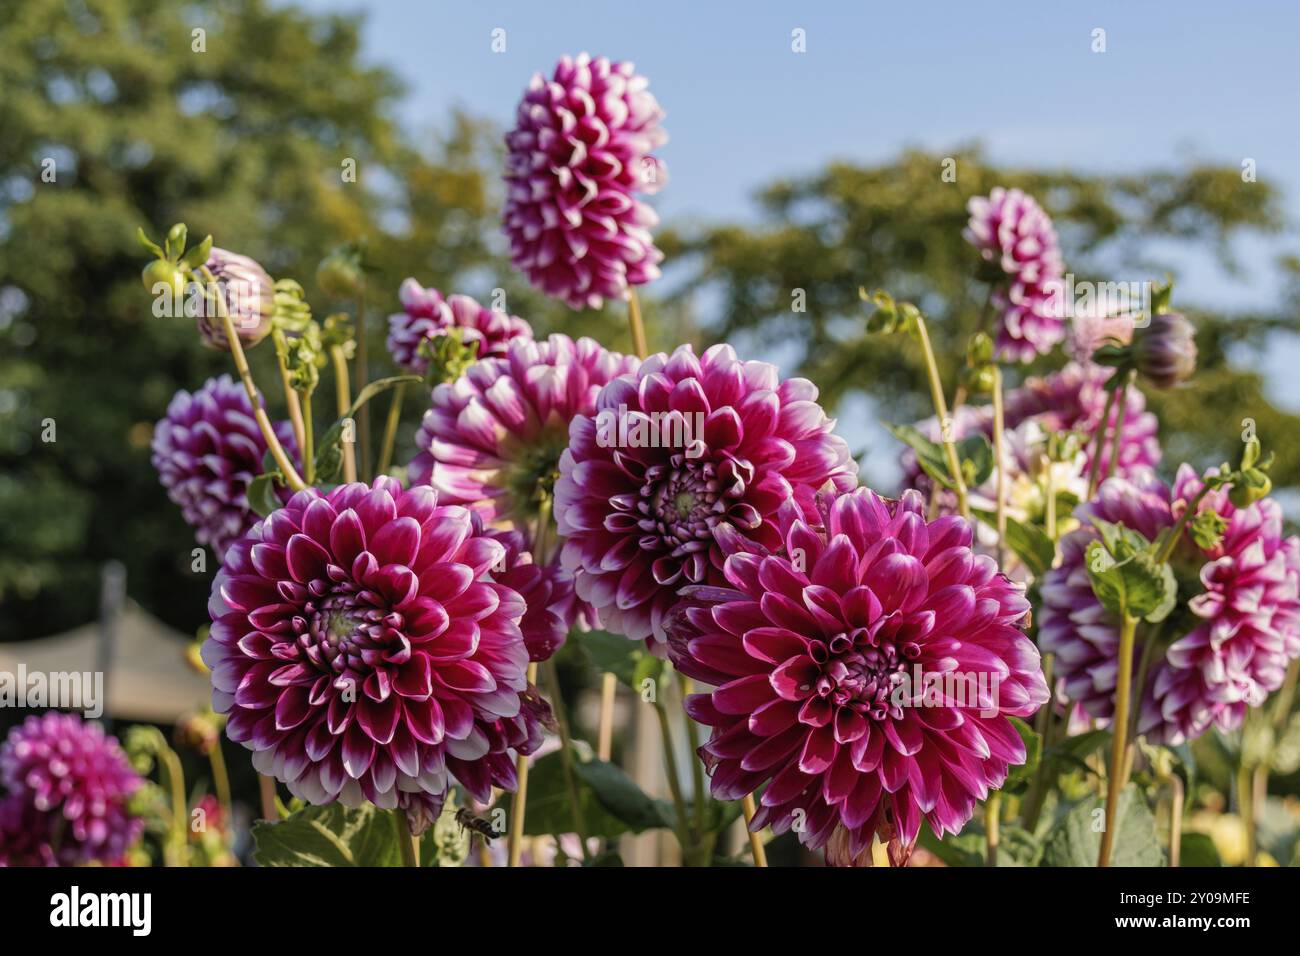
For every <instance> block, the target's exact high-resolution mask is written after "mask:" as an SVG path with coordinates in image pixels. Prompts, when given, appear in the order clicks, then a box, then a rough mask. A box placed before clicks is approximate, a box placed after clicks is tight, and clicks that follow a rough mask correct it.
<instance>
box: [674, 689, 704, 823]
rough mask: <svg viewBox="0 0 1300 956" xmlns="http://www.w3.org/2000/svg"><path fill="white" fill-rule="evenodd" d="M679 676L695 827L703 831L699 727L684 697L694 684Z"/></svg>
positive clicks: (693, 690) (702, 773) (702, 787)
mask: <svg viewBox="0 0 1300 956" xmlns="http://www.w3.org/2000/svg"><path fill="white" fill-rule="evenodd" d="M679 676H680V678H681V687H682V716H683V717H684V718H685V720H686V740H687V742H688V743H689V744H690V748H691V753H690V757H689V758H688V759H689V760H690V761H691V788H692V789H693V790H694V791H695V792H694V794H693V796H694V798H695V829H696V830H697V831H699V832H703V831H704V817H705V807H706V802H705V789H704V764H703V762H702V761H701V760H700V729H699V727H697V726H696V724H695V721H693V720H691V716H690V714H688V713H686V697H687V695H689V694H692V693H694V692H695V685H694V683H693V682H692V681H691V679H690V678H689V677H687V676H686V675H685V674H682V675H679Z"/></svg>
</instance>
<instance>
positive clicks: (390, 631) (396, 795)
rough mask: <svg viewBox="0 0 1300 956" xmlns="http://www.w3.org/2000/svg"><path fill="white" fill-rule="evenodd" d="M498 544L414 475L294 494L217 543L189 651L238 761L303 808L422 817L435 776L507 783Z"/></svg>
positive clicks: (516, 652) (516, 710)
mask: <svg viewBox="0 0 1300 956" xmlns="http://www.w3.org/2000/svg"><path fill="white" fill-rule="evenodd" d="M505 550H506V549H505V548H504V547H503V546H502V545H501V544H500V543H499V542H497V541H494V540H493V539H492V538H490V537H488V536H487V535H485V534H484V532H483V530H482V526H481V524H480V523H479V522H478V521H477V520H476V519H475V517H474V515H473V514H472V513H471V512H469V511H468V510H467V509H465V508H461V507H457V506H445V505H440V504H439V503H438V495H437V493H436V492H435V491H434V490H433V489H432V488H429V487H425V486H420V487H415V488H411V489H409V490H407V491H403V490H402V489H401V487H400V485H398V483H397V482H396V481H394V480H393V479H391V478H387V477H380V478H376V479H375V482H374V484H373V485H372V486H371V487H367V486H366V485H364V484H349V485H341V486H339V487H337V488H335V489H333V490H332V491H330V492H329V493H328V494H325V495H322V494H321V493H320V492H318V491H316V490H315V489H310V488H309V489H307V490H305V491H301V492H299V493H298V494H296V495H294V496H293V498H292V499H291V500H290V501H289V503H288V504H287V505H285V507H283V508H281V509H280V510H279V511H276V512H273V513H272V514H271V515H270V517H268V518H267V519H266V520H264V521H260V522H258V523H257V524H256V525H254V526H253V528H252V529H251V530H250V531H249V532H248V534H247V535H245V536H244V537H243V538H240V539H239V540H238V541H236V542H235V543H234V544H233V545H231V546H230V548H229V549H228V550H227V552H226V560H225V564H224V565H223V567H222V569H221V571H220V572H219V573H218V575H217V578H216V580H215V581H214V582H213V589H212V599H211V601H210V602H209V606H208V611H209V614H210V615H211V617H212V628H211V631H210V632H209V635H208V639H207V641H206V642H205V643H204V645H203V660H204V662H205V663H206V664H207V665H208V666H209V667H210V668H211V669H212V686H213V691H212V706H213V709H214V710H216V711H217V712H218V713H224V714H227V715H228V720H227V723H226V732H227V734H228V735H229V736H230V739H231V740H233V741H235V742H237V743H241V744H243V745H244V746H245V747H247V748H248V749H249V750H251V751H253V765H254V766H255V767H256V768H257V769H258V770H259V771H261V772H262V773H266V774H270V775H273V776H275V777H276V778H277V779H279V780H281V781H283V782H284V783H285V784H286V785H287V786H288V787H289V790H290V791H291V792H292V793H294V794H295V795H297V796H299V797H302V798H303V799H304V800H307V801H308V802H310V803H314V804H322V803H329V802H332V801H335V800H338V801H340V802H342V803H344V804H346V805H348V806H355V805H357V804H359V803H360V802H362V801H363V800H369V801H370V802H372V803H374V804H376V805H377V806H380V807H383V808H386V809H392V808H394V807H398V806H401V807H404V808H406V809H408V811H410V816H411V822H412V825H413V826H415V827H416V828H417V829H418V828H419V827H420V826H421V825H423V823H424V822H427V820H428V819H433V818H436V816H437V812H436V810H437V808H438V807H440V806H441V800H442V798H443V797H444V796H445V795H446V792H447V788H448V786H449V785H450V784H451V782H452V780H453V778H454V779H455V780H456V781H459V782H460V783H461V784H462V785H463V786H464V787H465V788H466V790H467V791H468V792H469V793H470V794H471V795H473V796H474V798H475V799H477V800H486V799H487V798H488V796H489V795H490V792H491V788H492V787H493V786H495V787H499V788H501V789H503V790H513V789H514V787H515V784H516V778H515V771H514V763H513V756H514V755H513V753H512V752H511V751H512V750H516V751H519V752H523V753H529V752H531V748H534V747H535V746H536V743H537V742H538V741H540V736H541V730H540V727H539V726H537V723H538V720H539V714H540V713H541V708H543V707H544V705H542V704H541V703H540V701H535V700H533V699H532V697H531V694H532V691H531V689H530V687H529V685H528V681H527V677H526V674H525V672H526V669H527V666H528V649H527V647H526V646H525V643H524V639H523V635H522V633H521V631H520V626H519V625H520V620H521V619H522V618H523V616H524V612H525V607H524V602H523V599H522V598H521V597H520V596H519V594H518V593H517V592H515V591H514V590H512V589H511V588H509V587H506V586H505V585H503V584H500V583H498V582H497V581H495V580H494V579H493V576H492V573H491V569H492V568H493V567H494V566H498V565H499V564H501V563H502V562H503V561H504V558H505Z"/></svg>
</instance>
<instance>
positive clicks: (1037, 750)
mask: <svg viewBox="0 0 1300 956" xmlns="http://www.w3.org/2000/svg"><path fill="white" fill-rule="evenodd" d="M1007 719H1008V720H1010V721H1011V725H1012V726H1013V727H1015V728H1016V733H1018V734H1020V739H1021V741H1022V742H1023V743H1024V745H1025V762H1024V763H1022V764H1019V765H1018V766H1014V767H1012V768H1011V769H1010V770H1009V771H1008V772H1007V779H1006V782H1005V783H1004V784H1003V785H1002V788H1003V789H1004V790H1014V789H1018V787H1019V785H1021V784H1024V783H1026V782H1028V780H1029V779H1030V778H1031V777H1033V775H1034V772H1035V771H1036V770H1037V769H1038V763H1039V761H1040V760H1042V757H1043V738H1042V736H1041V735H1040V734H1039V733H1038V732H1037V731H1036V730H1034V728H1033V727H1030V726H1029V724H1027V723H1026V722H1025V721H1023V720H1021V719H1020V718H1019V717H1009V718H1007Z"/></svg>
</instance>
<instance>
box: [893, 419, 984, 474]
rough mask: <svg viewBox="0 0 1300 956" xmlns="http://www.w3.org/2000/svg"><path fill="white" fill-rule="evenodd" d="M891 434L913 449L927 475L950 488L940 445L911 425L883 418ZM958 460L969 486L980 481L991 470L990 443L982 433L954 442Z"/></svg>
mask: <svg viewBox="0 0 1300 956" xmlns="http://www.w3.org/2000/svg"><path fill="white" fill-rule="evenodd" d="M882 424H884V426H885V427H886V428H887V429H889V432H890V434H891V435H893V436H894V437H895V438H897V439H898V440H899V441H901V442H902V443H903V444H905V445H907V446H908V447H909V448H911V449H912V450H913V451H914V452H916V460H917V463H918V464H920V466H921V468H922V469H923V470H924V471H925V473H926V474H927V475H929V476H930V477H931V478H933V479H934V480H935V481H937V482H939V484H941V485H943V486H944V487H945V488H952V487H953V481H952V478H951V477H950V476H949V474H948V459H947V457H946V456H945V454H944V450H943V445H941V444H939V443H938V442H933V441H931V440H930V439H928V438H926V437H925V436H924V435H923V434H921V432H919V431H918V430H917V429H916V428H915V426H912V425H891V424H889V422H883V423H882ZM956 445H957V460H958V461H959V462H960V463H961V472H962V480H964V481H965V482H966V484H967V485H968V486H971V487H974V486H976V485H981V484H983V483H984V482H985V481H987V480H988V477H989V475H991V474H992V473H993V445H992V444H991V443H990V442H989V440H988V437H987V436H985V435H971V436H969V437H967V438H963V439H961V440H960V441H958V442H956Z"/></svg>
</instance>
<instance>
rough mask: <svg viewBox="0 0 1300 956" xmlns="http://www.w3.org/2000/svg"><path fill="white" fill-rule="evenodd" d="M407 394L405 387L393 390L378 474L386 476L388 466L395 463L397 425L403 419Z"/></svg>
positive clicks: (377, 469) (385, 423) (381, 446)
mask: <svg viewBox="0 0 1300 956" xmlns="http://www.w3.org/2000/svg"><path fill="white" fill-rule="evenodd" d="M405 392H406V386H405V385H398V386H396V387H395V388H394V389H393V401H392V404H390V405H389V406H388V420H387V421H386V422H384V438H383V442H382V443H381V444H380V446H379V465H378V467H377V468H376V469H375V471H376V473H378V474H381V475H382V474H385V473H386V472H387V471H388V466H389V465H390V464H392V461H393V444H394V442H396V440H397V423H398V422H399V421H400V420H401V418H402V397H403V395H404V393H405Z"/></svg>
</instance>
